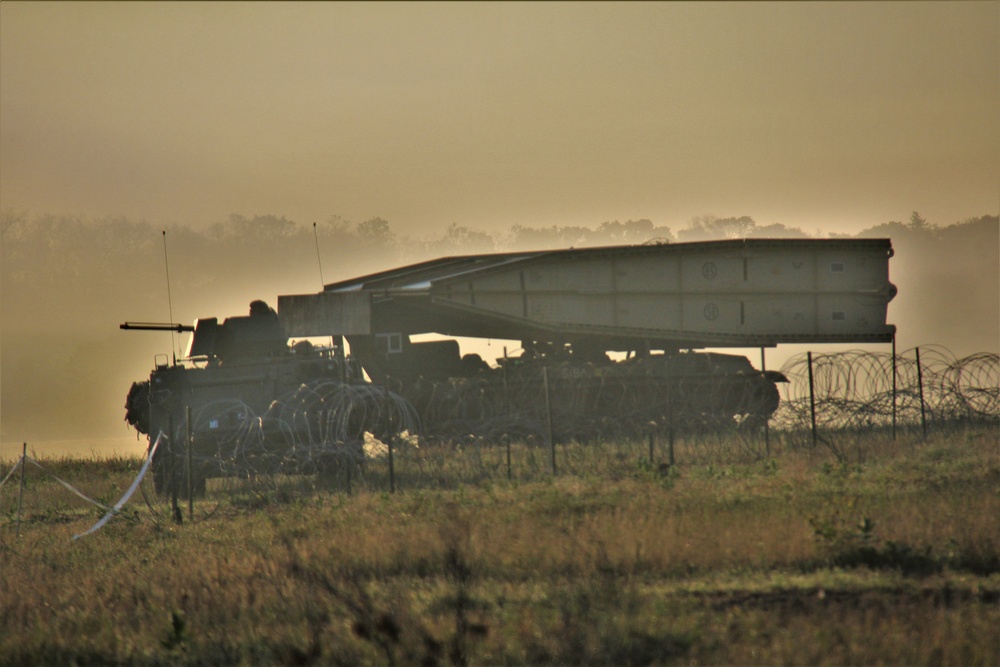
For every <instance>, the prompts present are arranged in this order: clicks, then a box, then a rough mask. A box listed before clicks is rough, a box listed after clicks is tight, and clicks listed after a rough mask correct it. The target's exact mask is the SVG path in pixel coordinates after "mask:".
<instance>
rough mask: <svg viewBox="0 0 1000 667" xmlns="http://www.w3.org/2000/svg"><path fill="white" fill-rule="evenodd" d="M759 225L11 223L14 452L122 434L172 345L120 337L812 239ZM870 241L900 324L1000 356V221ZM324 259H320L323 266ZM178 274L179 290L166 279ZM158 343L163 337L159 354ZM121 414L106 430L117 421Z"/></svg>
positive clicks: (871, 233)
mask: <svg viewBox="0 0 1000 667" xmlns="http://www.w3.org/2000/svg"><path fill="white" fill-rule="evenodd" d="M809 236H810V235H809V234H807V233H805V232H804V231H802V230H801V229H798V228H791V227H786V226H784V225H780V224H763V225H762V224H758V223H757V222H756V221H755V220H753V218H751V217H749V216H739V217H715V216H702V217H698V218H695V219H693V220H691V221H689V222H688V223H687V224H686V225H685V226H684V227H682V228H679V229H677V230H676V231H674V230H672V229H671V228H670V227H668V226H663V225H658V224H655V223H654V222H652V221H651V220H648V219H641V220H627V221H625V222H620V221H618V220H613V221H605V222H601V223H599V224H597V225H594V226H585V225H579V226H572V225H570V226H555V225H554V226H549V227H531V226H527V225H513V226H511V227H509V228H507V229H503V230H496V231H483V230H477V229H471V228H469V227H467V226H463V225H458V224H452V225H450V226H448V227H446V228H444V229H443V230H442V231H440V232H437V233H432V234H428V235H425V236H414V235H412V234H408V233H405V232H401V231H399V230H397V229H395V228H393V226H392V225H391V224H390V222H389V221H387V220H384V219H382V218H379V217H373V218H370V219H367V220H364V221H362V222H358V223H354V222H351V221H348V220H345V219H343V218H341V217H339V216H333V217H331V218H330V219H328V220H326V221H323V222H320V223H317V224H316V225H315V226H314V225H313V224H311V223H310V224H302V223H299V222H296V221H293V220H289V219H287V218H286V217H283V216H276V215H253V216H247V215H243V214H232V215H230V216H229V218H228V219H226V220H223V221H219V222H216V223H214V224H210V225H207V226H204V227H201V228H195V227H192V226H189V225H179V224H173V225H167V226H166V227H165V228H164V227H160V226H156V225H154V224H152V223H149V222H147V221H134V220H129V219H126V218H122V217H105V218H90V219H88V218H83V217H79V216H56V215H34V216H32V215H29V214H26V213H16V212H12V211H4V212H2V213H0V250H2V254H0V258H2V263H0V369H2V376H0V379H2V387H0V388H2V391H0V415H2V437H3V439H4V440H8V439H10V438H15V439H20V438H24V437H26V435H27V434H28V433H36V434H37V435H35V436H33V437H35V438H54V437H85V436H81V435H80V434H81V433H84V434H101V435H108V434H111V435H121V434H123V431H122V430H119V429H120V426H121V424H117V423H116V422H118V421H119V419H120V415H119V414H118V413H119V412H120V409H119V408H120V406H119V404H120V403H122V402H123V399H124V395H125V392H126V391H127V390H128V383H129V382H130V380H135V379H141V378H142V377H143V376H144V375H148V371H149V369H150V367H151V362H152V359H151V356H150V349H151V348H153V349H156V350H157V351H161V350H163V349H171V348H173V347H174V346H175V345H176V343H174V342H170V343H169V344H168V342H166V341H164V340H163V336H164V335H165V334H148V335H145V336H144V335H143V334H140V333H127V332H121V331H119V330H118V324H120V323H121V322H124V321H127V320H130V321H159V322H165V321H168V320H173V321H175V322H182V323H191V322H193V320H194V319H195V318H198V317H212V316H218V317H220V318H222V317H229V316H232V315H241V314H245V310H246V308H247V305H248V304H249V302H250V301H251V300H253V299H257V298H263V299H265V300H268V301H270V302H272V305H274V304H273V302H274V300H275V299H276V297H277V295H278V294H293V293H309V292H316V291H319V290H320V289H321V285H322V283H324V282H325V283H331V282H335V281H337V280H343V279H347V278H352V277H356V276H359V275H365V274H369V273H373V272H376V271H380V270H384V269H389V268H393V267H398V266H401V265H405V264H409V263H414V262H418V261H423V260H427V259H432V258H435V257H442V256H448V255H458V254H463V255H464V254H475V253H489V252H508V251H511V252H512V251H522V250H544V249H554V248H567V247H578V248H579V247H593V246H601V245H622V244H641V243H674V242H687V241H702V240H713V239H724V238H729V239H734V238H755V237H756V238H761V237H775V238H777V237H780V238H808V237H809ZM858 236H861V237H888V238H891V239H892V241H893V244H894V247H895V249H896V256H895V258H894V259H893V260H892V262H891V264H890V267H891V269H890V270H891V271H892V275H891V276H890V278H891V279H892V280H893V282H895V283H896V284H897V286H899V288H900V292H899V296H898V297H897V299H896V301H894V302H893V305H892V306H890V308H892V309H893V310H892V311H891V315H892V317H891V321H893V322H895V323H896V324H897V325H898V326H899V327H900V330H901V332H907V334H906V335H907V336H910V335H912V336H913V337H914V338H913V340H912V343H911V344H922V343H928V342H934V343H940V344H943V345H946V346H949V347H952V348H953V349H954V350H955V351H956V352H959V353H961V352H971V351H980V350H995V349H996V347H997V345H998V342H997V339H998V338H1000V333H998V331H1000V297H998V295H997V285H998V284H1000V277H998V276H1000V273H998V268H997V267H998V265H1000V221H998V217H997V216H996V215H984V216H981V217H978V218H973V219H969V220H964V221H961V222H958V223H954V224H951V225H945V226H938V225H936V224H932V223H929V222H927V221H926V220H924V219H923V218H922V217H921V216H920V215H919V214H918V213H914V214H913V215H912V216H911V217H910V219H909V220H908V221H906V222H898V221H891V222H886V223H884V224H880V225H877V226H874V227H872V228H869V229H866V230H864V231H863V232H861V233H860V234H858ZM317 255H318V256H317ZM168 274H169V281H168V280H167V278H168ZM149 336H159V338H155V339H151V338H150V337H149ZM109 415H110V417H109Z"/></svg>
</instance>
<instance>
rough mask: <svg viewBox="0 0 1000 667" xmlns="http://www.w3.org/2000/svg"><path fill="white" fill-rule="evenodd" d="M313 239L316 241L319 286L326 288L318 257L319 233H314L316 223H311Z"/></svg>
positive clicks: (321, 264) (320, 259) (321, 262)
mask: <svg viewBox="0 0 1000 667" xmlns="http://www.w3.org/2000/svg"><path fill="white" fill-rule="evenodd" d="M313 238H314V239H316V264H318V265H319V286H320V287H321V288H323V287H326V281H325V280H323V259H322V258H321V257H320V256H319V233H318V232H317V231H316V223H315V222H314V223H313Z"/></svg>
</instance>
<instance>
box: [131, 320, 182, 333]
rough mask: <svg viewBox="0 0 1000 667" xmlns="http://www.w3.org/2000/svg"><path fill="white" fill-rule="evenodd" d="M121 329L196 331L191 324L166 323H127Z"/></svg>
mask: <svg viewBox="0 0 1000 667" xmlns="http://www.w3.org/2000/svg"><path fill="white" fill-rule="evenodd" d="M119 328H121V329H125V330H127V331H132V330H134V331H179V332H184V331H194V327H193V326H191V325H189V324H174V323H166V322H125V323H124V324H122V325H120V327H119Z"/></svg>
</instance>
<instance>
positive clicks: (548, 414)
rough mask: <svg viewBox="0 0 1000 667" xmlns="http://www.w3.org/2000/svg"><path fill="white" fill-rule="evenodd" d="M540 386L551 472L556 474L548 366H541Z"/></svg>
mask: <svg viewBox="0 0 1000 667" xmlns="http://www.w3.org/2000/svg"><path fill="white" fill-rule="evenodd" d="M542 387H543V389H544V390H545V426H546V435H547V436H548V439H549V451H550V452H551V454H552V474H553V475H555V474H556V441H555V438H553V437H552V402H551V400H550V398H549V367H548V366H542Z"/></svg>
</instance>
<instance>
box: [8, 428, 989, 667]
mask: <svg viewBox="0 0 1000 667" xmlns="http://www.w3.org/2000/svg"><path fill="white" fill-rule="evenodd" d="M772 435H773V436H774V437H773V440H772V442H771V446H770V455H769V456H760V455H759V453H760V451H762V448H760V447H753V448H748V447H747V446H746V444H747V440H746V436H742V437H741V439H738V440H734V441H732V442H729V441H726V440H725V439H724V438H719V440H718V442H717V443H716V442H712V443H706V442H701V443H687V442H683V441H679V442H678V443H677V448H676V451H675V455H676V464H675V465H673V466H669V465H665V464H664V465H661V461H660V460H654V461H649V460H648V448H647V446H646V443H645V442H638V443H628V442H610V443H604V444H597V445H590V446H587V447H583V446H576V445H574V446H567V447H566V448H565V449H562V450H560V451H559V452H558V454H559V456H560V457H562V458H560V464H561V467H560V474H559V476H557V477H554V478H553V477H552V476H551V475H550V474H548V472H547V470H546V468H545V462H546V461H547V452H544V451H541V450H538V449H537V448H535V450H531V448H530V447H529V446H527V445H519V446H518V447H516V448H515V449H514V452H513V456H512V460H513V461H514V462H515V463H514V469H513V470H512V471H511V475H510V479H508V475H507V470H506V464H505V461H506V452H505V451H500V450H499V449H497V450H496V451H492V450H490V448H489V447H484V448H483V449H482V451H476V452H472V451H471V450H470V451H469V452H465V453H463V452H461V451H459V450H457V449H456V450H449V449H448V448H447V447H446V446H445V445H427V446H426V447H422V448H421V449H420V450H419V451H412V452H406V451H401V452H400V456H399V458H398V459H397V461H396V464H397V473H398V477H397V480H396V481H397V485H398V487H397V488H399V489H400V491H399V492H397V493H395V494H392V493H389V492H388V488H389V486H388V478H387V470H386V469H385V467H384V466H383V465H382V463H381V462H379V461H372V462H370V464H369V465H368V466H367V467H366V469H365V470H364V471H363V474H361V475H356V476H354V477H353V478H352V485H351V486H350V487H349V488H348V487H346V486H345V485H341V486H338V485H337V484H336V483H331V482H330V481H329V480H317V479H315V478H294V477H285V478H257V479H255V480H252V481H245V482H244V481H240V480H212V482H211V483H210V484H209V485H208V490H207V495H206V496H205V497H204V498H201V499H199V500H197V501H196V502H195V504H194V507H193V508H189V507H187V505H186V502H185V503H182V505H181V507H180V508H179V511H180V512H181V514H182V515H183V517H184V522H183V523H182V524H178V523H175V521H174V520H173V516H172V515H171V512H170V508H169V505H168V504H165V502H164V501H162V500H159V499H156V498H153V497H150V496H147V498H146V500H148V501H149V502H148V504H147V502H146V501H144V500H143V497H142V495H143V494H137V495H136V496H135V497H134V498H133V500H132V501H131V502H130V504H129V505H127V506H126V509H125V511H124V512H123V515H122V516H118V517H116V518H115V519H113V520H112V521H111V522H110V523H108V524H107V525H106V526H105V527H104V528H103V529H101V530H100V531H98V532H96V533H95V534H92V535H89V536H87V537H85V538H82V539H80V540H77V541H72V540H71V539H70V538H71V536H72V535H74V534H78V533H81V532H83V531H84V530H86V529H87V528H89V527H90V526H91V525H92V524H93V523H94V522H95V521H96V520H97V519H98V518H99V517H100V516H101V515H102V514H103V511H102V510H100V509H99V508H96V507H93V506H90V505H87V504H86V503H85V502H84V501H82V500H81V499H79V498H78V497H77V496H75V495H73V494H71V493H69V492H68V491H67V490H66V489H65V488H63V487H62V486H61V485H59V484H58V483H57V482H55V481H54V480H53V479H52V478H51V477H48V476H46V475H44V474H42V473H41V472H40V471H39V470H38V469H37V468H32V469H29V470H27V474H26V475H25V486H24V494H23V500H22V507H21V517H20V537H19V538H18V537H16V531H17V521H18V492H19V481H20V480H19V476H18V475H14V476H13V477H11V479H10V480H9V481H8V483H7V484H6V485H5V486H4V487H3V488H2V489H0V563H2V567H0V643H2V651H0V665H22V664H43V665H44V664H60V665H62V664H102V665H106V664H129V665H168V664H169V665H178V664H179V665H185V664H187V665H201V664H219V665H264V664H267V665H270V664H290V665H320V664H322V665H366V664H367V665H543V664H546V665H547V664H614V665H674V664H677V665H679V664H685V665H688V664H690V665H718V664H786V663H795V664H817V665H840V664H876V663H877V664H907V665H908V664H941V665H993V664H997V663H998V662H1000V637H998V635H997V633H996V631H995V629H996V627H1000V438H998V433H997V430H996V429H995V428H994V427H993V426H984V427H983V428H981V429H978V430H975V431H974V432H970V431H968V430H963V431H961V434H960V435H956V434H954V433H944V432H939V433H935V434H932V435H931V436H930V437H929V438H928V439H923V438H917V437H910V436H907V437H903V438H900V439H899V440H898V441H893V440H891V439H890V438H886V437H883V436H881V435H878V434H872V436H871V437H870V438H869V439H868V440H866V441H864V442H863V447H864V454H865V456H864V458H863V463H846V462H843V461H841V460H839V459H837V457H832V458H831V454H830V452H829V450H828V448H824V447H817V448H812V447H809V446H806V445H802V444H801V441H796V440H795V439H793V438H785V437H783V436H780V435H778V434H772ZM850 437H851V438H852V440H851V442H852V446H853V443H854V442H855V439H856V436H855V435H851V436H850ZM796 443H798V444H796ZM435 448H439V449H435ZM751 449H752V451H751ZM529 450H531V451H529ZM748 452H749V453H748ZM532 453H533V454H534V456H529V454H532ZM664 458H666V457H664ZM532 461H535V463H532ZM564 462H565V463H564ZM41 463H42V465H43V466H44V467H45V468H46V469H47V470H49V471H51V472H52V473H54V474H55V475H57V476H58V477H60V478H61V479H64V480H66V481H68V482H70V483H71V484H73V485H74V486H75V487H77V488H78V489H80V490H81V491H83V492H84V493H85V494H86V495H88V496H89V497H92V498H95V499H98V500H99V501H100V502H103V503H105V504H111V503H113V502H115V501H116V500H117V499H118V498H119V497H120V496H121V494H122V493H123V492H124V490H125V489H126V488H128V486H129V485H130V484H131V482H132V480H133V479H134V478H135V475H136V473H137V472H138V469H139V466H140V464H141V462H139V461H132V460H112V461H100V460H82V461H81V460H72V459H52V460H42V461H41ZM418 463H419V465H418ZM163 510H166V511H163ZM191 510H193V516H192V515H191V514H189V512H191ZM191 518H193V520H190V519H191Z"/></svg>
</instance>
